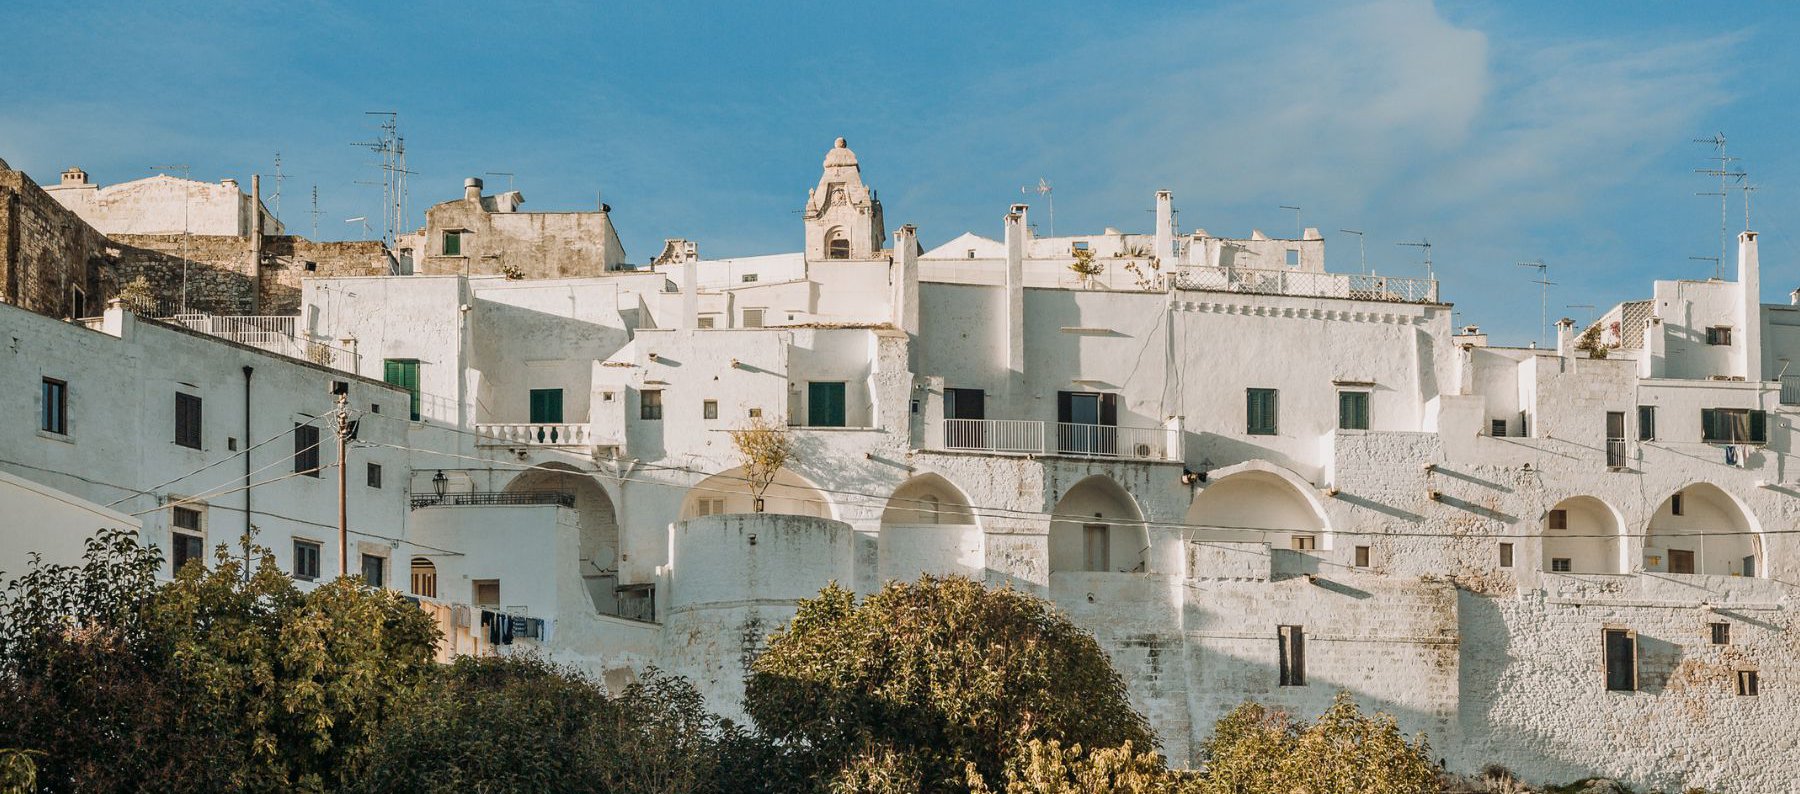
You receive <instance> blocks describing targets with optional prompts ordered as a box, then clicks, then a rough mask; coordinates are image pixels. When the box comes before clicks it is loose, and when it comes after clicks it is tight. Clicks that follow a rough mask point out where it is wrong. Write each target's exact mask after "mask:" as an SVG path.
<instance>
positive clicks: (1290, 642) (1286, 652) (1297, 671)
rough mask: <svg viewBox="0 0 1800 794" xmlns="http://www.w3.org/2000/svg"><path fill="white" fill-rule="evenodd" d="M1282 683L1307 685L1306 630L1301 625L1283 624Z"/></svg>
mask: <svg viewBox="0 0 1800 794" xmlns="http://www.w3.org/2000/svg"><path fill="white" fill-rule="evenodd" d="M1277 636H1278V637H1279V638H1280V646H1281V685H1282V686H1306V632H1305V631H1304V630H1303V629H1301V627H1299V626H1281V627H1279V630H1278V631H1277Z"/></svg>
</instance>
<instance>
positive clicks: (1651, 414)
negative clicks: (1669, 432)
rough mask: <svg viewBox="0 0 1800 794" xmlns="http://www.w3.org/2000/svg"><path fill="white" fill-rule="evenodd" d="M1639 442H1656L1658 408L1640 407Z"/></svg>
mask: <svg viewBox="0 0 1800 794" xmlns="http://www.w3.org/2000/svg"><path fill="white" fill-rule="evenodd" d="M1638 440H1639V441H1655V440H1656V406H1654V405H1640V406H1638Z"/></svg>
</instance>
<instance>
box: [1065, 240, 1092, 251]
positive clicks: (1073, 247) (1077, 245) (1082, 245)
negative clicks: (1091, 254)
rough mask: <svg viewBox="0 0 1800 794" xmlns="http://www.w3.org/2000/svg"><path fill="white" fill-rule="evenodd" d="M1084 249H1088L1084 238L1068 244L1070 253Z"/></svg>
mask: <svg viewBox="0 0 1800 794" xmlns="http://www.w3.org/2000/svg"><path fill="white" fill-rule="evenodd" d="M1086 250H1088V244H1087V241H1086V240H1077V241H1075V242H1073V243H1070V244H1069V253H1071V254H1073V253H1075V252H1076V251H1086Z"/></svg>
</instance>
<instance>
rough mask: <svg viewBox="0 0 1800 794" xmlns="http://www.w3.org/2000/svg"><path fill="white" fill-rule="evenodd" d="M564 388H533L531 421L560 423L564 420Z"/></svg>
mask: <svg viewBox="0 0 1800 794" xmlns="http://www.w3.org/2000/svg"><path fill="white" fill-rule="evenodd" d="M562 398H563V392H562V389H532V390H531V423H532V424H534V425H559V424H562V421H563V402H562Z"/></svg>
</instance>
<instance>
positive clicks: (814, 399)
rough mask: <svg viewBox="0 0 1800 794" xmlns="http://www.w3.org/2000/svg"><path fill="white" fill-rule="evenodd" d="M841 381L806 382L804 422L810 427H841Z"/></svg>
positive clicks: (842, 396) (842, 409)
mask: <svg viewBox="0 0 1800 794" xmlns="http://www.w3.org/2000/svg"><path fill="white" fill-rule="evenodd" d="M844 391H845V383H844V382H843V381H813V382H811V383H808V384H806V424H807V425H809V426H811V427H843V426H844V424H845V416H844Z"/></svg>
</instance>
